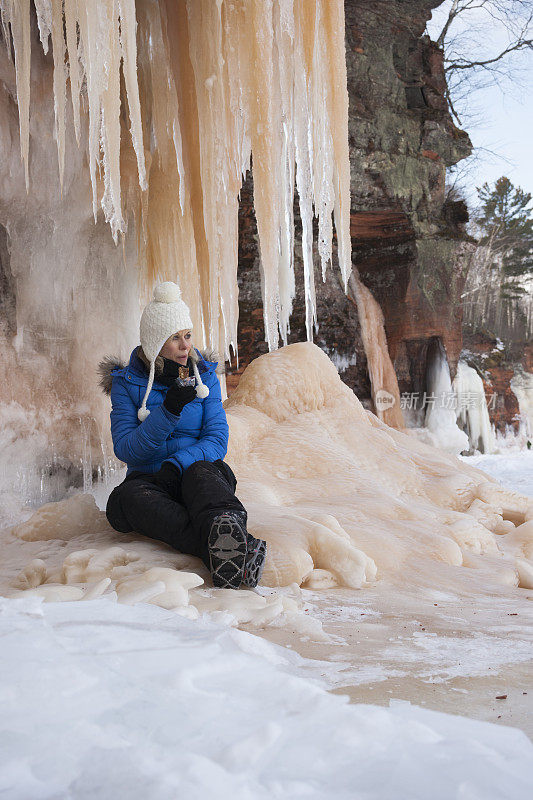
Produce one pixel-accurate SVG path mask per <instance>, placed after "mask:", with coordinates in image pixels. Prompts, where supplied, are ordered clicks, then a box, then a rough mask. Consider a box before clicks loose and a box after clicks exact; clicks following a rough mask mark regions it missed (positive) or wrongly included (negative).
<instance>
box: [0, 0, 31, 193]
mask: <svg viewBox="0 0 533 800" xmlns="http://www.w3.org/2000/svg"><path fill="white" fill-rule="evenodd" d="M0 10H1V13H2V27H3V28H4V31H6V29H7V26H8V25H9V26H10V27H11V38H12V41H13V49H14V51H15V75H16V81H17V104H18V110H19V127H20V156H21V159H22V163H23V164H24V178H25V181H26V191H29V187H30V176H29V146H30V67H31V40H30V0H2V4H1V6H0ZM6 41H8V37H7V36H6Z"/></svg>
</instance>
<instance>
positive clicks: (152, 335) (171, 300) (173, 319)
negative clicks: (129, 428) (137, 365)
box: [137, 281, 209, 422]
mask: <svg viewBox="0 0 533 800" xmlns="http://www.w3.org/2000/svg"><path fill="white" fill-rule="evenodd" d="M187 328H189V329H191V330H192V321H191V314H190V311H189V308H188V306H187V304H186V303H185V301H184V300H182V299H181V290H180V288H179V286H178V285H177V284H176V283H173V282H172V281H165V282H164V283H160V284H158V285H157V286H156V287H155V289H154V299H153V300H152V301H151V302H150V303H148V305H147V306H145V309H144V311H143V313H142V316H141V325H140V338H141V347H142V349H143V352H144V354H145V356H146V358H147V359H148V361H149V362H150V375H149V378H148V386H147V387H146V392H145V395H144V398H143V401H142V405H141V407H140V409H139V410H138V412H137V416H138V417H139V419H140V420H141V422H143V421H144V420H145V419H146V417H147V416H148V414H149V413H150V412H149V411H148V409H147V408H146V401H147V399H148V395H149V394H150V390H151V388H152V384H153V382H154V377H155V360H156V358H157V356H158V355H159V351H160V350H161V348H162V347H163V345H164V344H165V342H166V340H167V339H169V338H170V337H171V336H172V334H174V333H177V332H178V331H183V330H186V329H187ZM192 362H193V370H194V375H195V378H196V383H197V386H196V394H197V396H198V397H200V398H204V397H207V396H208V394H209V388H208V387H207V386H205V384H203V383H202V379H201V378H200V373H199V372H198V367H197V365H196V360H195V359H192Z"/></svg>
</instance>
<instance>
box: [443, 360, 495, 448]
mask: <svg viewBox="0 0 533 800" xmlns="http://www.w3.org/2000/svg"><path fill="white" fill-rule="evenodd" d="M453 389H454V391H455V396H456V399H457V424H458V425H459V426H460V427H461V428H462V429H463V430H464V431H465V432H466V433H467V435H468V440H469V442H470V448H471V449H473V450H478V451H479V452H480V453H492V451H493V450H494V434H493V431H492V426H491V422H490V418H489V411H488V408H487V399H486V397H485V388H484V386H483V381H482V380H481V377H480V376H479V375H478V373H477V372H476V370H475V369H474V368H473V367H470V366H469V365H468V364H467V363H466V362H465V361H461V360H459V361H458V362H457V373H456V375H455V378H454V381H453Z"/></svg>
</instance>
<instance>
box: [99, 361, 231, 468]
mask: <svg viewBox="0 0 533 800" xmlns="http://www.w3.org/2000/svg"><path fill="white" fill-rule="evenodd" d="M195 349H196V348H195ZM136 351H137V348H135V349H134V350H133V352H132V353H131V356H130V360H129V363H128V364H127V366H125V367H122V368H117V369H113V370H112V371H111V375H112V378H113V381H112V384H111V404H112V410H111V436H112V438H113V449H114V451H115V455H116V456H117V458H119V459H120V460H121V461H124V462H125V463H126V464H127V466H128V470H127V473H126V474H127V475H128V474H129V473H130V472H133V471H134V470H139V471H141V472H157V470H158V469H159V468H160V467H161V464H162V463H163V461H171V462H172V463H173V464H176V466H178V467H179V468H180V469H181V470H182V471H183V470H185V469H187V467H189V466H190V465H191V464H193V463H194V462H195V461H216V460H217V459H218V458H224V456H225V455H226V452H227V449H228V437H229V427H228V422H227V419H226V412H225V411H224V407H223V406H222V395H221V391H220V382H219V380H218V376H217V374H216V372H215V369H216V367H217V363H218V362H214V361H206V360H204V358H203V357H202V355H201V354H200V352H199V351H198V350H197V351H196V352H197V353H198V356H199V359H198V364H197V366H198V372H199V373H200V374H201V376H202V381H203V383H204V384H205V385H206V386H208V387H209V396H208V397H206V398H204V399H203V400H201V399H200V398H199V397H196V398H195V399H194V400H192V401H191V402H190V403H187V405H186V406H185V407H184V409H183V411H182V412H181V414H179V415H176V414H172V413H171V412H170V411H168V410H167V409H166V408H165V407H164V405H163V400H164V399H165V395H166V393H167V391H168V386H165V385H164V384H162V383H158V381H157V380H155V381H154V383H153V386H152V390H151V391H150V394H149V395H148V400H147V403H146V407H147V408H148V409H149V411H150V414H149V415H148V417H147V418H146V419H145V420H144V422H140V421H139V419H138V417H137V411H138V410H139V408H140V407H141V404H142V400H143V397H144V393H145V391H146V386H147V384H148V375H147V372H146V369H145V367H144V365H143V363H142V361H141V360H140V359H139V358H138V356H137V355H136Z"/></svg>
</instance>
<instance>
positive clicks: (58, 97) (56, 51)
mask: <svg viewBox="0 0 533 800" xmlns="http://www.w3.org/2000/svg"><path fill="white" fill-rule="evenodd" d="M41 38H42V34H41ZM45 52H46V50H45ZM52 52H53V56H54V112H55V132H56V141H57V159H58V163H59V184H60V186H61V191H63V173H64V170H65V99H66V94H65V80H66V78H65V41H64V38H63V0H52Z"/></svg>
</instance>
